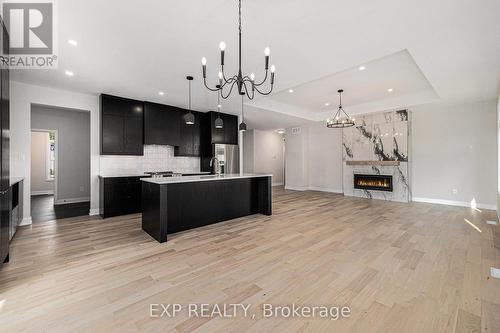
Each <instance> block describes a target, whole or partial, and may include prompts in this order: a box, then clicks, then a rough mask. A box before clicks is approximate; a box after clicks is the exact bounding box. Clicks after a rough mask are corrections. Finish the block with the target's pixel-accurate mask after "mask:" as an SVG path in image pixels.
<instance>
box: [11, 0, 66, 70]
mask: <svg viewBox="0 0 500 333" xmlns="http://www.w3.org/2000/svg"><path fill="white" fill-rule="evenodd" d="M34 1H36V0H34ZM2 17H3V20H4V25H5V29H7V32H8V35H9V36H8V38H7V36H5V35H4V38H3V45H2V51H3V52H2V61H3V62H4V63H7V64H8V65H9V66H10V67H11V68H15V69H23V68H24V69H36V68H45V69H46V68H56V67H57V56H56V55H55V40H54V39H55V38H54V37H55V34H54V31H55V29H54V3H53V2H52V1H50V0H46V1H40V2H29V3H28V2H10V1H5V2H3V5H2Z"/></svg>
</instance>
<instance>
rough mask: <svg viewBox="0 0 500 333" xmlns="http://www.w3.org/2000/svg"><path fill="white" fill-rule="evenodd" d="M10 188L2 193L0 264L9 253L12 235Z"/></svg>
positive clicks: (0, 196) (0, 197) (0, 202)
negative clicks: (10, 236)
mask: <svg viewBox="0 0 500 333" xmlns="http://www.w3.org/2000/svg"><path fill="white" fill-rule="evenodd" d="M10 208H11V196H10V190H7V191H5V192H3V193H0V265H1V264H2V263H3V262H4V260H5V258H6V257H7V256H8V255H9V235H10Z"/></svg>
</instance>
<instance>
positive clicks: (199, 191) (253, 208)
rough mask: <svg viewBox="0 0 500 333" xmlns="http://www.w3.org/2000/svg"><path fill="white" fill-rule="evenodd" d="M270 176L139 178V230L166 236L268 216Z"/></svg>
mask: <svg viewBox="0 0 500 333" xmlns="http://www.w3.org/2000/svg"><path fill="white" fill-rule="evenodd" d="M271 179H272V175H265V174H245V173H243V174H223V175H201V176H187V177H164V178H143V179H141V181H142V230H144V231H146V232H147V233H148V234H149V235H150V236H151V237H153V238H154V239H156V240H157V241H158V242H160V243H163V242H166V241H167V234H172V233H176V232H179V231H184V230H188V229H193V228H197V227H201V226H204V225H208V224H212V223H217V222H222V221H227V220H231V219H235V218H238V217H242V216H247V215H252V214H264V215H271V214H272V200H271V192H272V185H271V184H272V180H271Z"/></svg>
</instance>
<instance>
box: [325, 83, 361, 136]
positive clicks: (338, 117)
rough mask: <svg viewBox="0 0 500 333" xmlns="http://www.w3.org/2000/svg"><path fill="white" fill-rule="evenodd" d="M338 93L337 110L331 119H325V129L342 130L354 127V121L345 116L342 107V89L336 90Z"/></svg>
mask: <svg viewBox="0 0 500 333" xmlns="http://www.w3.org/2000/svg"><path fill="white" fill-rule="evenodd" d="M337 92H338V93H339V101H340V102H339V108H338V110H337V112H336V113H335V115H334V116H333V118H330V119H327V121H326V127H328V128H344V127H351V126H354V121H355V119H354V118H353V117H351V116H350V115H348V114H347V112H345V111H344V108H343V107H342V93H343V92H344V90H343V89H339V90H337Z"/></svg>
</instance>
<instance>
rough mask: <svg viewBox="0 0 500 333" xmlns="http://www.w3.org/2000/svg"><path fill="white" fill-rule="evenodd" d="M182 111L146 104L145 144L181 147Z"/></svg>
mask: <svg viewBox="0 0 500 333" xmlns="http://www.w3.org/2000/svg"><path fill="white" fill-rule="evenodd" d="M182 111H183V110H181V109H179V108H176V107H174V106H168V105H162V104H157V103H150V102H145V103H144V143H145V144H155V145H170V146H179V145H180V144H181V123H180V118H181V117H182Z"/></svg>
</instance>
